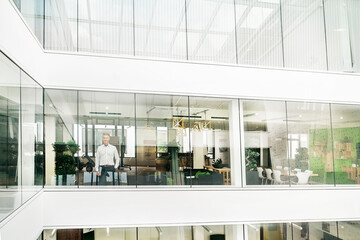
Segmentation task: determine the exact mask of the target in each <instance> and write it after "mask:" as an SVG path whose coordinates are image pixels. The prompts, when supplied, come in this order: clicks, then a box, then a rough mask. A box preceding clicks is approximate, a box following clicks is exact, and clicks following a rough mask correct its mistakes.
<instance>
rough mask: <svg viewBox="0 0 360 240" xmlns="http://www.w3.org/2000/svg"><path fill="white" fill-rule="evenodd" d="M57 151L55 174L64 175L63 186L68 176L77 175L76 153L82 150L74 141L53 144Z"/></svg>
mask: <svg viewBox="0 0 360 240" xmlns="http://www.w3.org/2000/svg"><path fill="white" fill-rule="evenodd" d="M52 146H53V149H54V151H55V153H56V154H55V174H56V176H57V179H58V176H60V175H63V184H64V183H65V182H66V175H67V174H75V173H76V167H75V166H76V161H75V157H74V155H75V153H76V152H77V151H79V150H80V148H79V145H78V144H76V143H75V142H74V141H73V140H70V141H68V142H67V143H65V142H55V143H53V144H52Z"/></svg>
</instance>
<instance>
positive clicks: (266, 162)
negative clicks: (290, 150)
mask: <svg viewBox="0 0 360 240" xmlns="http://www.w3.org/2000/svg"><path fill="white" fill-rule="evenodd" d="M241 102H242V109H243V113H242V114H243V116H242V117H243V121H244V141H245V146H244V148H245V166H246V185H272V184H275V185H287V186H288V185H289V181H290V176H289V162H288V157H287V155H286V152H287V142H286V139H287V128H286V110H285V102H282V101H262V100H259V101H257V100H243V101H241Z"/></svg>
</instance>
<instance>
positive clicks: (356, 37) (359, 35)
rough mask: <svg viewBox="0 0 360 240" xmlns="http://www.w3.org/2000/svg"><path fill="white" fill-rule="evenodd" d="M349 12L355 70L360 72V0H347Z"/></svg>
mask: <svg viewBox="0 0 360 240" xmlns="http://www.w3.org/2000/svg"><path fill="white" fill-rule="evenodd" d="M345 4H346V6H347V12H348V19H349V20H348V22H349V28H350V30H349V33H350V41H351V42H350V44H351V50H352V51H351V55H352V66H353V70H354V71H355V72H360V31H359V28H360V15H359V12H360V2H359V1H357V0H350V1H345Z"/></svg>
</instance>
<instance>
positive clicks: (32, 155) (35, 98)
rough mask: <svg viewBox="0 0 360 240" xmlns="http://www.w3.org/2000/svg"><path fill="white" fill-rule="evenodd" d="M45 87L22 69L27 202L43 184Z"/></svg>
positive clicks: (23, 174)
mask: <svg viewBox="0 0 360 240" xmlns="http://www.w3.org/2000/svg"><path fill="white" fill-rule="evenodd" d="M43 127H44V110H43V89H42V87H41V86H40V85H38V84H37V83H36V82H35V81H34V80H33V79H32V78H31V77H30V76H29V75H27V74H26V73H24V72H23V71H22V72H21V136H22V137H21V143H22V145H21V153H22V155H21V163H22V164H21V182H22V184H21V185H22V196H23V197H22V200H23V201H26V200H27V199H29V198H31V197H32V196H33V195H34V194H35V193H36V192H38V191H39V190H40V189H41V188H42V186H43V180H44V179H43V177H44V158H45V156H44V138H43V137H44V133H43V130H44V128H43Z"/></svg>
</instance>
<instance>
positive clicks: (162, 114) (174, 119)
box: [136, 94, 192, 185]
mask: <svg viewBox="0 0 360 240" xmlns="http://www.w3.org/2000/svg"><path fill="white" fill-rule="evenodd" d="M189 126H190V122H189V106H188V97H187V96H169V95H147V94H136V142H137V150H136V152H137V184H138V185H191V182H192V179H191V178H190V176H191V168H192V165H191V158H190V139H189V135H190V131H189Z"/></svg>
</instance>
